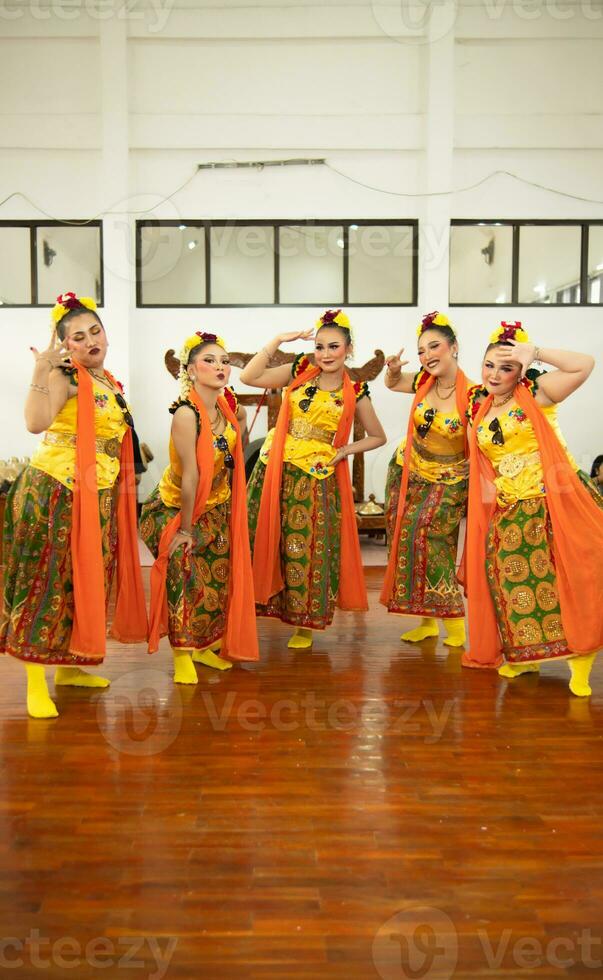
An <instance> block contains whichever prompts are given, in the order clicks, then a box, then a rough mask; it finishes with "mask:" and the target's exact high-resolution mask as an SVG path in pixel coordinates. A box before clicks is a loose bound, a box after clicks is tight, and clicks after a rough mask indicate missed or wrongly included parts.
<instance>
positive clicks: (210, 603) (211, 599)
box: [203, 588, 220, 612]
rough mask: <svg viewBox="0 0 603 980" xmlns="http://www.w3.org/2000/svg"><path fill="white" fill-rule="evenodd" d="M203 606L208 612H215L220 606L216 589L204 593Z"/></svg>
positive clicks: (206, 590)
mask: <svg viewBox="0 0 603 980" xmlns="http://www.w3.org/2000/svg"><path fill="white" fill-rule="evenodd" d="M203 605H204V606H205V608H206V609H207V611H208V612H215V611H216V609H217V608H218V606H219V605H220V598H219V596H218V593H217V592H216V590H215V589H209V588H208V589H205V590H204V592H203Z"/></svg>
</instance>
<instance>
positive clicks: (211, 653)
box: [193, 640, 232, 670]
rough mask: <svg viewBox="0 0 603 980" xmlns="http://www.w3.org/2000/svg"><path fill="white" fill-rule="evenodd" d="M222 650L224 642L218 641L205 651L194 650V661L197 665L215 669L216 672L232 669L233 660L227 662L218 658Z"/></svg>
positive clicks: (222, 658) (205, 648)
mask: <svg viewBox="0 0 603 980" xmlns="http://www.w3.org/2000/svg"><path fill="white" fill-rule="evenodd" d="M221 648H222V640H216V642H215V643H212V644H211V645H210V646H208V647H204V649H203V650H193V660H194V661H195V663H196V664H205V666H206V667H213V668H214V669H215V670H228V669H229V668H230V667H232V660H225V659H224V657H220V656H218V650H220V649H221Z"/></svg>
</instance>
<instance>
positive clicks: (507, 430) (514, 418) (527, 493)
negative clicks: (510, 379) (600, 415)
mask: <svg viewBox="0 0 603 980" xmlns="http://www.w3.org/2000/svg"><path fill="white" fill-rule="evenodd" d="M539 407H540V408H541V410H542V411H543V412H544V414H545V416H546V418H547V420H548V422H549V424H550V426H551V428H552V429H553V432H554V433H555V435H556V436H557V438H558V439H559V442H560V443H561V445H562V446H563V448H564V449H565V451H566V453H567V457H568V459H569V461H570V463H571V465H572V466H573V468H574V469H575V470H577V469H578V466H577V464H576V462H575V460H574V458H573V457H572V455H571V454H570V452H569V450H568V448H567V443H566V442H565V439H564V438H563V433H562V432H561V429H560V427H559V422H558V420H557V406H556V405H548V406H546V407H544V406H542V405H540V406H539ZM498 418H499V421H500V427H501V430H502V434H503V438H504V443H503V445H502V446H499V445H496V444H495V443H493V442H492V436H493V434H494V432H493V430H492V429H490V424H491V422H485V423H484V422H482V423H481V424H480V425H478V427H477V441H478V445H479V448H480V449H481V451H482V452H483V453H484V455H485V456H487V457H488V459H489V460H490V462H491V463H492V465H493V467H494V470H495V474H496V476H495V483H496V497H497V500H498V502H499V503H500V504H501V506H504V507H506V506H508V505H509V504H512V503H515V502H516V501H518V500H528V499H529V498H530V497H541V496H543V495H544V494H545V492H546V491H545V486H544V475H543V472H542V462H541V459H540V453H539V451H538V442H537V441H536V436H535V434H534V429H533V427H532V423H531V422H530V420H529V419H528V417H527V415H525V413H524V411H523V409H521V408H520V407H519V405H514V404H511V406H510V408H509V409H508V410H507V411H505V413H504V414H503V415H499V416H498Z"/></svg>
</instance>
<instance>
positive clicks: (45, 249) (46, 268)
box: [36, 225, 101, 305]
mask: <svg viewBox="0 0 603 980" xmlns="http://www.w3.org/2000/svg"><path fill="white" fill-rule="evenodd" d="M36 252H37V265H38V303H51V304H53V305H54V303H55V301H56V298H57V296H58V295H59V293H66V292H69V291H70V290H72V291H73V292H74V293H77V295H78V296H91V297H92V298H93V299H94V300H96V302H97V303H98V302H100V284H101V259H100V229H99V228H97V227H90V226H86V225H84V226H82V227H79V228H73V227H70V226H69V225H58V226H56V227H55V226H41V227H39V228H37V229H36Z"/></svg>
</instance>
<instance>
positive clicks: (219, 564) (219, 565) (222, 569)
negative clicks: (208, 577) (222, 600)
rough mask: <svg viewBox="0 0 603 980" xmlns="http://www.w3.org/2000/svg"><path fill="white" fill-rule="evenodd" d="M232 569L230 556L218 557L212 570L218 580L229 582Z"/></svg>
mask: <svg viewBox="0 0 603 980" xmlns="http://www.w3.org/2000/svg"><path fill="white" fill-rule="evenodd" d="M229 571H230V562H229V561H228V558H217V559H216V561H215V562H213V564H212V566H211V572H212V575H213V577H214V579H215V580H216V582H227V581H228V573H229Z"/></svg>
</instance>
